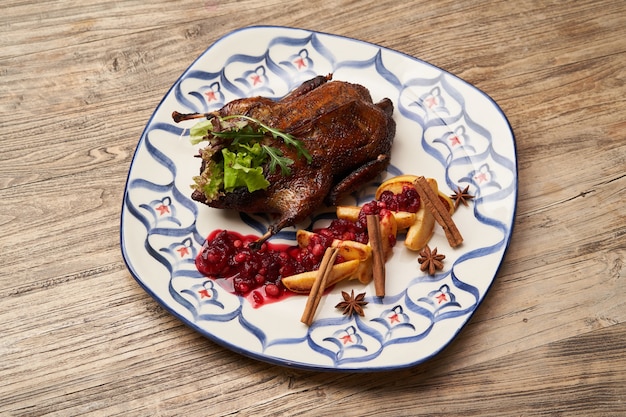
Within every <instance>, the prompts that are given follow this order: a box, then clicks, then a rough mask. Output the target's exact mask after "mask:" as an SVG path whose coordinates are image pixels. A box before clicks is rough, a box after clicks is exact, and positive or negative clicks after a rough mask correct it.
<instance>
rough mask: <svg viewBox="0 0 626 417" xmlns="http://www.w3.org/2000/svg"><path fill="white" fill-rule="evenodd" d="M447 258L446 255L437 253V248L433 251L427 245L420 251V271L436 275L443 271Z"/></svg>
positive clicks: (418, 259) (418, 260)
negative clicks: (444, 261) (437, 272)
mask: <svg viewBox="0 0 626 417" xmlns="http://www.w3.org/2000/svg"><path fill="white" fill-rule="evenodd" d="M445 257H446V255H443V254H440V253H437V248H435V249H433V250H432V251H431V250H430V247H429V246H428V245H426V246H424V248H423V249H422V250H421V251H420V253H419V258H417V262H419V264H420V270H422V271H423V272H428V274H429V275H435V272H436V271H438V270H441V269H443V260H444V259H445Z"/></svg>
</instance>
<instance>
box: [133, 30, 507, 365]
mask: <svg viewBox="0 0 626 417" xmlns="http://www.w3.org/2000/svg"><path fill="white" fill-rule="evenodd" d="M329 73H332V74H333V79H334V80H343V81H350V82H354V83H359V84H362V85H364V86H365V87H367V88H368V89H369V90H370V92H371V93H372V97H373V99H374V101H378V100H380V99H382V98H384V97H389V98H390V99H391V100H392V101H393V102H394V105H395V112H394V118H395V120H396V122H397V134H396V138H395V142H394V145H393V151H392V166H391V167H390V168H389V170H388V172H387V173H386V174H385V176H381V178H380V179H379V182H380V181H382V180H384V179H385V178H386V177H390V176H394V175H398V174H401V173H405V174H416V175H424V176H426V177H432V178H435V179H437V181H438V183H439V187H440V189H441V190H443V192H445V193H448V194H451V193H452V191H453V190H455V189H456V187H457V186H460V187H462V188H464V187H466V186H469V190H470V193H472V194H474V195H475V198H474V200H472V201H471V202H470V206H469V207H465V206H462V205H461V206H460V207H459V208H458V210H457V211H456V212H455V214H454V219H455V221H456V223H457V226H458V228H459V230H460V231H461V233H462V235H463V237H464V239H465V240H464V243H463V245H462V246H460V247H459V248H457V249H452V248H450V246H449V245H448V243H447V241H446V239H445V236H444V234H443V231H442V230H441V228H440V227H439V226H436V230H435V235H434V236H433V238H432V240H431V242H430V246H431V247H437V248H438V250H439V252H440V253H444V254H445V255H446V259H445V263H444V269H443V270H442V271H439V272H438V273H437V274H436V275H435V276H428V275H426V274H425V273H423V272H421V271H420V270H419V264H418V262H417V254H416V253H414V252H410V251H409V250H407V249H405V247H404V245H403V244H402V243H401V242H399V243H398V245H396V247H395V249H394V255H393V257H392V258H391V260H390V261H389V262H388V264H387V296H385V297H384V298H383V299H382V300H379V299H376V298H374V297H371V296H372V295H373V294H374V290H373V284H370V285H368V286H363V285H362V284H360V283H358V282H356V281H349V282H346V283H341V284H339V285H338V286H336V287H335V288H334V289H333V290H332V291H331V292H330V294H328V295H327V296H326V297H324V298H323V299H322V302H321V303H320V306H319V309H318V312H317V315H316V320H315V322H314V324H313V325H312V326H311V327H307V326H305V325H304V324H302V323H300V316H301V314H302V311H303V309H304V305H305V301H306V297H305V296H292V297H287V298H286V299H284V300H281V301H279V302H275V303H271V304H268V305H264V306H262V307H260V308H254V307H253V306H252V305H251V304H250V302H249V301H248V300H247V299H245V298H242V297H239V296H236V295H233V294H231V293H229V292H227V291H225V290H224V289H223V288H222V287H220V286H219V285H218V284H216V283H215V282H213V281H211V280H209V279H207V278H205V277H204V276H202V275H201V274H199V273H198V271H197V270H196V268H195V265H194V258H195V256H196V255H197V254H198V252H199V250H200V249H201V246H202V243H203V241H204V239H205V237H206V236H207V235H208V234H209V233H210V232H211V231H213V230H215V229H229V230H234V231H238V232H240V233H243V234H258V235H260V234H261V233H262V232H263V231H264V230H265V228H266V227H267V219H266V218H265V217H263V216H244V215H240V214H239V213H235V212H231V211H225V210H216V209H211V208H209V207H205V206H203V205H200V204H197V203H196V202H194V201H192V200H191V199H190V193H191V189H190V183H191V178H192V176H194V175H196V174H197V172H198V169H199V161H198V160H197V159H195V158H194V157H193V155H194V154H195V153H196V152H197V146H192V145H191V144H190V143H189V140H188V128H189V127H190V126H191V125H192V124H193V122H188V124H186V123H182V124H180V125H177V124H175V123H173V122H172V119H171V114H172V111H174V110H177V111H180V112H183V113H188V112H206V111H210V110H213V109H217V108H220V107H221V106H222V105H224V104H225V103H227V102H229V101H231V100H233V99H235V98H240V97H248V96H256V95H262V96H268V97H275V98H280V97H282V96H283V95H285V94H286V93H288V92H289V91H290V90H291V89H293V88H294V87H296V86H297V85H299V84H300V83H302V82H303V81H305V80H307V79H310V78H312V77H314V76H315V75H326V74H329ZM379 182H377V183H373V184H371V185H370V186H367V187H364V188H363V189H362V190H361V191H360V192H359V193H357V194H354V195H353V196H352V199H351V201H348V203H353V204H362V203H365V202H367V201H370V200H371V199H372V198H373V193H374V190H375V188H376V186H377V185H378V183H379ZM516 198H517V163H516V155H515V142H514V138H513V134H512V132H511V129H510V126H509V124H508V122H507V120H506V118H505V116H504V115H503V113H502V111H501V110H500V108H499V107H498V106H497V105H496V104H495V103H494V102H493V101H492V100H491V99H490V98H489V97H488V96H487V95H485V94H484V93H483V92H481V91H479V90H478V89H476V88H475V87H473V86H472V85H469V84H468V83H466V82H464V81H462V80H460V79H459V78H457V77H455V76H453V75H451V74H449V73H447V72H445V71H442V70H441V69H439V68H436V67H434V66H432V65H430V64H427V63H425V62H422V61H419V60H417V59H415V58H412V57H410V56H407V55H404V54H402V53H399V52H396V51H393V50H389V49H386V48H383V47H380V46H377V45H372V44H369V43H366V42H361V41H357V40H353V39H348V38H344V37H339V36H333V35H329V34H325V33H317V32H311V31H307V30H300V29H292V28H284V27H266V26H261V27H249V28H244V29H241V30H238V31H235V32H233V33H230V34H228V35H227V36H225V37H223V38H222V39H220V40H218V41H217V42H216V43H215V44H214V45H212V46H211V47H210V48H209V49H207V50H206V51H205V52H204V53H203V54H202V55H201V56H200V57H199V58H198V59H197V60H196V61H195V62H194V63H193V64H192V65H191V66H190V67H189V68H188V69H187V70H186V71H185V72H184V73H183V75H182V76H181V77H180V79H179V80H178V81H176V83H175V84H174V85H173V87H172V88H171V90H170V91H169V92H168V93H167V94H166V96H165V97H164V99H163V100H162V102H161V103H160V104H159V106H158V107H157V109H156V111H155V112H154V114H153V116H152V118H151V119H150V121H149V122H148V124H147V126H146V128H145V131H144V132H143V134H142V136H141V139H140V140H139V144H138V146H137V150H136V153H135V155H134V158H133V162H132V165H131V167H130V172H129V174H128V180H127V184H126V191H125V195H124V202H123V207H122V216H121V246H122V252H123V256H124V259H125V261H126V264H127V266H128V268H129V270H130V272H131V273H132V275H133V276H134V277H135V278H136V279H137V281H138V282H139V284H141V286H142V287H143V288H144V289H145V290H146V291H147V292H148V293H149V294H150V295H151V296H152V297H154V298H155V299H156V300H157V301H158V302H159V303H161V304H162V305H163V306H164V307H165V308H166V309H167V310H169V311H170V312H171V313H172V314H174V315H175V316H176V317H178V318H179V319H180V320H182V321H183V322H184V323H186V324H188V325H189V326H191V327H192V328H194V329H195V330H197V331H198V332H200V333H201V334H203V335H205V336H207V337H208V338H210V339H211V340H213V341H215V342H217V343H219V344H221V345H224V346H226V347H228V348H230V349H232V350H233V351H235V352H239V353H241V354H244V355H247V356H250V357H253V358H256V359H260V360H264V361H267V362H271V363H276V364H280V365H285V366H293V367H299V368H308V369H316V370H352V371H375V370H390V369H397V368H403V367H407V366H412V365H415V364H418V363H420V362H423V361H425V360H427V359H428V358H430V357H432V356H434V355H435V354H437V353H438V352H439V351H441V350H442V349H443V348H444V347H445V346H446V345H447V344H448V343H450V341H451V340H452V339H453V338H454V337H455V336H456V335H457V333H458V332H459V330H460V329H461V328H462V327H463V326H464V325H465V323H467V321H468V320H469V318H470V316H471V315H472V313H473V312H474V311H475V310H476V308H477V307H478V305H479V304H480V302H481V301H482V299H483V298H484V297H485V294H486V293H487V290H488V289H489V287H490V285H491V283H492V282H493V280H494V278H495V275H496V273H497V271H498V268H499V266H500V263H501V262H502V258H503V256H504V253H505V251H506V248H507V246H508V243H509V239H510V236H511V231H512V226H513V220H514V216H515V206H516ZM328 212H329V211H328V210H326V217H327V215H328ZM321 218H324V216H323V215H322V214H318V215H316V216H313V217H312V218H311V220H310V222H307V223H305V224H301V225H298V228H306V227H309V226H311V224H313V223H314V222H316V221H318V220H319V219H321ZM294 233H295V228H293V229H290V230H286V231H283V232H281V233H280V235H279V236H277V237H276V238H275V240H276V241H279V242H282V243H285V242H291V243H294V241H293V240H292V239H293V238H294V236H295V235H294ZM400 240H401V237H400ZM351 289H354V290H355V293H359V292H366V293H367V295H368V297H367V300H368V301H369V304H368V305H367V306H366V307H365V313H366V314H365V317H358V316H353V317H346V316H343V315H342V314H341V312H340V311H339V310H337V309H335V308H334V305H335V304H337V303H338V302H339V301H341V295H340V294H341V290H346V291H348V292H349V291H350V290H351Z"/></svg>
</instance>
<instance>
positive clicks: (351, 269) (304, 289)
mask: <svg viewBox="0 0 626 417" xmlns="http://www.w3.org/2000/svg"><path fill="white" fill-rule="evenodd" d="M359 264H360V261H359V260H358V259H353V260H350V261H346V262H342V263H339V264H335V265H333V267H332V271H331V273H330V275H329V276H328V281H327V282H326V287H330V286H332V285H335V284H336V283H338V282H340V281H342V280H344V279H346V278H350V277H353V276H354V277H356V276H358V271H359ZM317 273H318V271H307V272H302V273H300V274H296V275H291V276H289V277H283V278H282V281H283V285H284V286H285V288H287V289H288V290H289V291H292V292H295V293H299V294H308V293H309V292H311V288H312V287H313V283H314V282H315V278H316V277H317Z"/></svg>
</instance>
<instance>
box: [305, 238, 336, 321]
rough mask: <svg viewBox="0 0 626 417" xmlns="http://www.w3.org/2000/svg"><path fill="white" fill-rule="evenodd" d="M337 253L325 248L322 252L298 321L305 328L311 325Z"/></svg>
mask: <svg viewBox="0 0 626 417" xmlns="http://www.w3.org/2000/svg"><path fill="white" fill-rule="evenodd" d="M338 252H339V249H337V248H327V249H326V251H325V252H324V257H323V258H322V263H321V264H320V267H319V269H318V271H317V275H316V277H315V282H314V283H313V288H311V292H310V293H309V297H308V298H307V300H306V306H305V307H304V312H303V313H302V318H301V319H300V321H301V322H302V323H304V324H306V325H307V326H310V325H311V324H312V323H313V318H314V317H315V311H316V310H317V306H318V305H319V302H320V299H321V298H322V294H323V293H324V291H325V290H326V285H327V284H326V283H327V281H328V276H329V275H330V274H331V272H332V268H333V265H334V263H335V259H336V258H337V253H338Z"/></svg>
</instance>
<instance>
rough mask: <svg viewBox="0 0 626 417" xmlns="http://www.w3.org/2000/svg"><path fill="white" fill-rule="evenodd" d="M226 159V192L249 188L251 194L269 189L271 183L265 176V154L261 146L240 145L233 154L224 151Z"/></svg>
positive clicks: (226, 150)
mask: <svg viewBox="0 0 626 417" xmlns="http://www.w3.org/2000/svg"><path fill="white" fill-rule="evenodd" d="M222 155H223V157H224V191H226V192H232V191H233V190H234V189H235V188H237V187H247V188H248V191H249V192H253V191H256V190H262V189H265V188H267V187H269V185H270V183H269V181H268V180H267V179H265V177H264V176H263V167H262V166H261V164H263V162H264V160H265V159H264V153H263V149H262V148H261V146H260V145H259V144H258V143H256V144H254V145H253V146H246V145H239V146H237V151H236V152H233V151H231V150H229V149H227V148H224V149H222Z"/></svg>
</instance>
